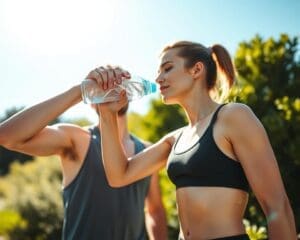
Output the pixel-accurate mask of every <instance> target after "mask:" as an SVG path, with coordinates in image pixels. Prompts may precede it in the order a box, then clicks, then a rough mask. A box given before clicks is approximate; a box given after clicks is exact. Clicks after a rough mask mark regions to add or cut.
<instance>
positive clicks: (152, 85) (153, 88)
mask: <svg viewBox="0 0 300 240" xmlns="http://www.w3.org/2000/svg"><path fill="white" fill-rule="evenodd" d="M156 91H157V87H156V84H155V83H153V82H151V83H150V92H151V93H155V92H156Z"/></svg>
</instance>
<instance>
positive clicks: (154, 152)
mask: <svg viewBox="0 0 300 240" xmlns="http://www.w3.org/2000/svg"><path fill="white" fill-rule="evenodd" d="M217 73H218V75H220V76H219V79H221V80H222V81H221V82H220V81H217ZM219 73H220V74H219ZM127 75H128V74H127V72H125V71H123V70H121V69H120V68H111V67H108V68H103V67H101V68H98V69H95V70H93V71H91V72H90V74H89V75H88V78H92V79H94V80H95V81H97V82H98V83H99V84H100V85H101V86H103V88H110V87H112V86H113V84H114V82H119V81H120V78H121V76H127ZM221 77H222V78H221ZM234 77H235V72H234V67H233V64H232V61H231V59H230V56H229V54H228V52H227V51H226V49H225V48H224V47H222V46H221V45H214V46H213V47H211V48H206V47H205V46H203V45H201V44H198V43H194V42H187V41H181V42H177V43H175V44H173V45H170V46H167V47H166V48H165V49H164V50H163V51H162V54H161V64H160V67H159V71H158V77H157V79H156V82H157V83H158V84H159V85H160V92H161V95H162V99H163V102H164V103H165V104H179V105H180V106H181V107H182V108H183V109H184V111H185V113H186V116H187V118H188V125H187V126H185V127H183V128H181V129H178V130H176V131H174V132H172V133H169V134H168V135H167V136H165V137H163V138H162V139H161V140H160V141H158V142H157V143H156V144H154V145H153V146H151V147H150V148H148V149H146V150H145V151H143V152H142V153H140V154H137V155H135V156H134V157H131V158H130V159H127V158H126V157H125V153H124V151H123V149H122V147H121V144H120V142H119V136H118V125H117V111H118V110H119V109H120V108H121V107H122V106H123V105H125V104H126V102H127V99H126V94H125V92H122V93H121V100H120V101H118V102H114V103H107V104H100V105H98V110H99V111H100V115H101V118H102V121H101V126H100V127H101V131H102V149H103V161H104V165H105V171H106V174H107V178H108V181H109V183H110V185H111V186H114V187H119V186H124V185H127V184H129V183H132V182H134V181H136V180H138V179H141V178H143V177H145V176H147V175H150V174H151V173H153V172H155V171H157V170H158V169H160V168H162V167H163V166H165V165H166V167H167V172H168V175H169V177H170V179H171V180H172V182H173V183H174V184H175V185H176V197H177V205H178V213H179V220H180V236H179V238H180V239H185V240H188V239H189V240H190V239H191V240H194V239H195V240H196V239H197V240H199V239H237V240H242V239H249V238H248V236H247V235H246V234H245V229H244V226H243V223H242V220H243V216H244V211H245V208H246V205H247V201H248V185H250V187H251V189H252V190H253V192H254V194H255V195H256V197H257V199H258V201H259V203H260V205H261V207H262V209H263V211H264V213H265V216H266V218H267V221H268V235H269V239H281V240H282V239H285V240H287V239H296V230H295V224H294V218H293V213H292V210H291V207H290V204H289V200H288V197H287V195H286V192H285V189H284V186H283V183H282V179H281V176H280V172H279V169H278V165H277V162H276V159H275V156H274V153H273V151H272V148H271V145H270V143H269V140H268V137H267V134H266V132H265V130H264V128H263V126H262V124H261V123H260V122H259V120H258V119H257V118H256V117H255V115H254V114H253V112H252V111H251V110H250V109H249V107H247V106H246V105H244V104H239V103H228V104H219V103H218V102H216V101H215V100H214V97H213V94H214V93H216V92H218V90H216V89H217V86H221V85H222V86H223V87H222V89H223V93H224V92H225V90H226V89H229V88H230V87H231V86H232V84H233V82H234ZM141 160H142V161H141Z"/></svg>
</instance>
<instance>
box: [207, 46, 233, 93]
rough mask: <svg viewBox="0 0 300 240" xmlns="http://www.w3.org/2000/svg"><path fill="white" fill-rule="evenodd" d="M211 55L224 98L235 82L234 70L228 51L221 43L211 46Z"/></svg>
mask: <svg viewBox="0 0 300 240" xmlns="http://www.w3.org/2000/svg"><path fill="white" fill-rule="evenodd" d="M211 50H212V55H213V58H214V60H215V61H216V63H217V66H218V68H217V69H218V74H219V76H218V78H219V89H220V90H221V91H222V93H221V96H222V97H223V98H224V97H226V95H228V92H229V90H230V88H231V87H232V85H233V84H234V82H235V70H234V66H233V63H232V60H231V58H230V55H229V53H228V51H227V50H226V49H225V48H224V47H223V46H221V45H219V44H215V45H213V46H212V47H211Z"/></svg>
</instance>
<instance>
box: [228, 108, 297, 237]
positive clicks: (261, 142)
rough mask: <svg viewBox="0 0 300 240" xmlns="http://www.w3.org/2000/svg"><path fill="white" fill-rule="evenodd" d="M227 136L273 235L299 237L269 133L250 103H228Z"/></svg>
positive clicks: (271, 235)
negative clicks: (249, 105) (251, 108)
mask: <svg viewBox="0 0 300 240" xmlns="http://www.w3.org/2000/svg"><path fill="white" fill-rule="evenodd" d="M223 121H224V125H225V126H226V133H227V136H228V138H229V140H230V142H231V144H232V146H233V149H234V153H235V155H236V156H237V158H238V160H239V161H240V163H241V164H242V166H243V169H244V171H245V174H246V176H247V179H248V181H249V183H250V186H251V188H252V190H253V192H254V194H255V196H256V198H257V199H258V201H259V203H260V205H261V207H262V209H263V211H264V213H265V215H266V218H267V222H268V236H269V239H272V240H274V239H278V240H279V239H296V227H295V221H294V216H293V212H292V209H291V206H290V203H289V200H288V197H287V194H286V191H285V188H284V185H283V182H282V179H281V175H280V171H279V167H278V165H277V161H276V158H275V155H274V153H273V150H272V147H271V144H270V142H269V139H268V136H267V134H266V132H265V129H264V127H263V126H262V124H261V123H260V121H259V120H258V119H257V118H256V116H255V115H254V114H253V112H252V111H251V110H250V108H249V107H247V106H246V105H243V104H228V105H227V106H226V107H225V109H224V113H223Z"/></svg>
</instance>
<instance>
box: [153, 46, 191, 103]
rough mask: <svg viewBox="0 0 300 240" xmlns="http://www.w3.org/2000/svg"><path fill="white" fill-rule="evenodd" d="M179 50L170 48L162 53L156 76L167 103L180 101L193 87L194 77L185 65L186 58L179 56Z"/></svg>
mask: <svg viewBox="0 0 300 240" xmlns="http://www.w3.org/2000/svg"><path fill="white" fill-rule="evenodd" d="M177 51H178V49H170V50H168V51H166V52H164V53H163V54H162V56H161V60H160V67H159V69H158V76H157V78H156V82H157V83H158V84H159V85H160V93H161V96H162V100H163V102H164V103H166V104H175V103H180V102H181V101H183V100H184V98H185V97H187V93H188V92H189V91H190V90H191V88H192V87H193V82H194V81H193V77H192V75H191V73H190V71H189V70H188V69H186V68H185V67H184V59H183V58H181V57H178V56H177Z"/></svg>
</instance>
